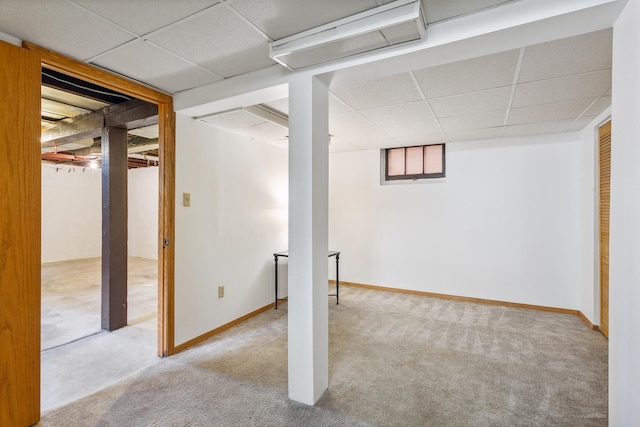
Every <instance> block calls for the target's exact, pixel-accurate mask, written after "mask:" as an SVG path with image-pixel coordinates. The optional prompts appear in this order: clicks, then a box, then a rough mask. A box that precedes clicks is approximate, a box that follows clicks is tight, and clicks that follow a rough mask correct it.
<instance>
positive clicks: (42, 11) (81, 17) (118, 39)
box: [0, 0, 135, 60]
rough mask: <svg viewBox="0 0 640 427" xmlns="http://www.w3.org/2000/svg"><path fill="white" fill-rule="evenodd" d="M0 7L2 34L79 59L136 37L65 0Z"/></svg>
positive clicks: (7, 1)
mask: <svg viewBox="0 0 640 427" xmlns="http://www.w3.org/2000/svg"><path fill="white" fill-rule="evenodd" d="M0 8H1V10H2V11H1V12H0V28H1V29H2V31H3V32H4V33H7V34H11V35H12V36H14V37H18V38H20V39H22V40H28V41H30V42H31V43H35V44H37V45H40V46H42V47H45V48H48V49H51V50H54V51H56V52H60V53H63V54H65V55H68V56H71V57H72V58H77V59H80V60H84V59H87V58H90V57H92V56H95V55H97V54H99V53H102V52H104V51H106V50H109V49H111V48H114V47H116V46H119V45H121V44H123V43H125V42H127V41H129V40H133V39H134V38H135V37H134V35H132V34H130V33H129V32H127V31H124V30H122V29H121V28H118V27H117V26H115V25H113V24H111V23H109V22H107V21H105V20H104V19H101V18H99V17H97V16H95V15H94V14H92V13H90V12H88V11H86V10H84V9H83V8H81V7H79V6H77V5H75V4H73V3H70V2H68V1H65V0H48V1H25V0H3V1H2V2H1V5H0Z"/></svg>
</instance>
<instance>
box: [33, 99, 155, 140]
mask: <svg viewBox="0 0 640 427" xmlns="http://www.w3.org/2000/svg"><path fill="white" fill-rule="evenodd" d="M157 123H158V106H157V105H155V104H149V103H147V102H144V101H140V100H137V99H134V100H132V101H128V102H124V103H122V104H116V105H110V106H108V107H105V108H103V109H101V110H97V111H94V112H93V113H89V114H85V115H83V116H79V117H76V118H74V119H71V120H70V121H68V122H61V123H58V124H57V125H55V126H54V127H52V128H51V129H49V130H47V131H45V132H43V133H42V139H41V141H42V146H43V147H53V146H58V145H64V144H69V143H72V142H75V141H79V140H82V139H87V138H96V137H98V136H100V135H101V134H102V128H103V127H123V128H125V129H136V128H140V127H145V126H150V125H153V124H157Z"/></svg>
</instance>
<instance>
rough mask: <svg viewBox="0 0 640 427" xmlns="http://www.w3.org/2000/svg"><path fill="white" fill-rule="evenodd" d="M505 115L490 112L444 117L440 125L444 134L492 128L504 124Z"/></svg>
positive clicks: (501, 112) (499, 112)
mask: <svg viewBox="0 0 640 427" xmlns="http://www.w3.org/2000/svg"><path fill="white" fill-rule="evenodd" d="M505 114H506V111H490V112H488V113H480V114H471V115H466V116H455V117H446V118H443V119H440V124H441V125H442V129H443V130H444V131H445V132H449V131H463V130H471V129H482V128H493V127H496V126H502V125H503V124H504V116H505Z"/></svg>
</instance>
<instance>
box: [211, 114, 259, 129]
mask: <svg viewBox="0 0 640 427" xmlns="http://www.w3.org/2000/svg"><path fill="white" fill-rule="evenodd" d="M202 121H203V122H206V123H209V124H212V125H214V126H218V127H221V128H224V129H228V130H237V129H246V128H250V127H252V126H256V125H259V124H261V123H264V122H265V121H266V120H265V119H263V118H262V117H258V116H256V115H254V114H251V113H248V112H246V111H244V110H235V111H229V112H226V113H221V114H216V115H213V116H209V117H203V118H202Z"/></svg>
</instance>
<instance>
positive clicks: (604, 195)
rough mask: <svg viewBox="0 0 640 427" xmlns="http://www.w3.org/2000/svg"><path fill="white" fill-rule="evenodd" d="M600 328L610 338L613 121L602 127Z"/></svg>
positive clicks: (600, 143) (600, 161) (600, 142)
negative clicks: (610, 199) (610, 218)
mask: <svg viewBox="0 0 640 427" xmlns="http://www.w3.org/2000/svg"><path fill="white" fill-rule="evenodd" d="M599 146H600V150H599V151H600V160H599V163H600V179H599V181H600V186H599V187H600V190H599V193H600V197H599V199H600V330H601V331H602V333H603V334H604V336H605V337H607V338H609V210H610V209H609V195H610V189H611V121H609V122H607V123H606V124H604V125H603V126H602V127H601V128H600V138H599Z"/></svg>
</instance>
